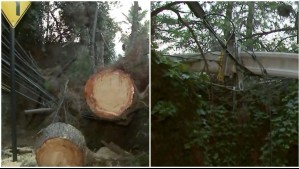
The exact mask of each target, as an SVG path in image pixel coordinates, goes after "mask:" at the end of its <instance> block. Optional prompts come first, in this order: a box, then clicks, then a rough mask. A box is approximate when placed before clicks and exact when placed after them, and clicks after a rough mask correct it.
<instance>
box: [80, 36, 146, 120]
mask: <svg viewBox="0 0 299 169" xmlns="http://www.w3.org/2000/svg"><path fill="white" fill-rule="evenodd" d="M133 46H134V48H132V49H131V50H130V51H129V52H127V53H126V56H125V57H123V58H121V59H120V60H118V61H117V62H116V63H115V64H114V65H111V66H109V67H106V68H102V69H100V70H99V71H98V72H97V73H95V74H94V75H92V76H91V77H90V78H89V80H88V81H87V83H86V85H85V93H84V96H85V99H86V102H87V104H88V106H89V108H90V109H91V111H92V112H93V114H94V116H96V117H98V118H100V119H104V120H109V121H124V124H127V122H129V121H130V118H131V117H132V116H129V115H130V113H131V112H133V111H135V110H137V109H139V108H142V107H147V106H148V83H149V64H148V63H149V58H148V56H147V54H148V47H149V46H148V39H147V38H145V37H142V36H140V37H138V38H137V39H136V40H135V41H134V45H133Z"/></svg>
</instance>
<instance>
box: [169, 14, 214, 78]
mask: <svg viewBox="0 0 299 169" xmlns="http://www.w3.org/2000/svg"><path fill="white" fill-rule="evenodd" d="M170 10H171V11H173V12H174V13H176V14H177V16H178V20H179V21H180V22H181V23H182V24H183V25H185V26H186V27H187V28H188V29H189V31H190V33H191V35H192V37H193V39H194V41H195V43H196V45H197V47H198V49H199V52H200V54H201V56H202V58H203V60H204V62H205V68H207V73H208V75H209V76H210V72H209V65H208V62H207V60H206V58H205V55H204V52H203V50H202V48H201V46H200V44H199V42H198V40H197V37H196V35H195V33H194V31H193V29H192V28H191V27H190V26H189V25H188V23H186V22H185V21H184V20H183V19H182V17H181V15H180V13H179V12H178V11H176V10H175V9H170Z"/></svg>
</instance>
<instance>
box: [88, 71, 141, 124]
mask: <svg viewBox="0 0 299 169" xmlns="http://www.w3.org/2000/svg"><path fill="white" fill-rule="evenodd" d="M137 92H138V91H137V88H136V86H135V84H134V80H133V79H132V78H131V77H130V75H129V74H127V73H125V72H124V71H122V70H120V69H115V68H106V69H104V70H100V71H98V72H97V73H96V74H94V75H93V76H91V77H90V78H89V80H88V81H87V83H86V85H85V99H86V102H87V104H88V106H89V107H90V109H91V111H92V112H93V113H94V114H95V115H96V116H97V117H99V118H101V119H105V120H111V121H114V120H120V119H126V117H127V115H128V114H129V113H130V112H132V110H133V109H134V105H136V101H137V100H138V93H137Z"/></svg>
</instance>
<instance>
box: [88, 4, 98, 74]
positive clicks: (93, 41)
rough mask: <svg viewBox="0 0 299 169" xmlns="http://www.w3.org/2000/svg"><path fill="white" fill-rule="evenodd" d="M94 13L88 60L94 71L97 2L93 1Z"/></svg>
mask: <svg viewBox="0 0 299 169" xmlns="http://www.w3.org/2000/svg"><path fill="white" fill-rule="evenodd" d="M95 3H96V5H95V8H96V9H95V15H94V22H93V28H92V34H91V49H90V51H91V56H90V61H91V65H92V71H93V72H96V49H95V38H96V28H97V19H98V11H99V8H98V5H97V2H95Z"/></svg>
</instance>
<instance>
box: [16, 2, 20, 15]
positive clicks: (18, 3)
mask: <svg viewBox="0 0 299 169" xmlns="http://www.w3.org/2000/svg"><path fill="white" fill-rule="evenodd" d="M16 15H17V16H20V2H16Z"/></svg>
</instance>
